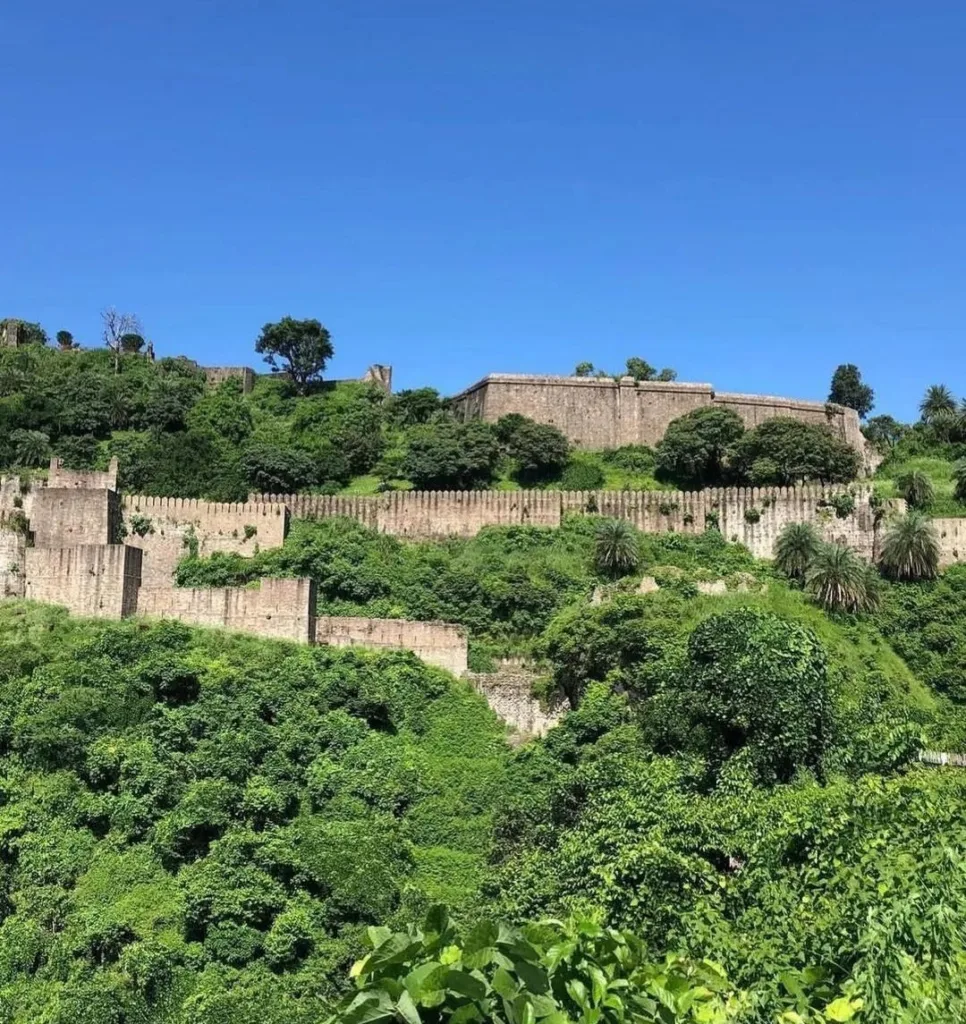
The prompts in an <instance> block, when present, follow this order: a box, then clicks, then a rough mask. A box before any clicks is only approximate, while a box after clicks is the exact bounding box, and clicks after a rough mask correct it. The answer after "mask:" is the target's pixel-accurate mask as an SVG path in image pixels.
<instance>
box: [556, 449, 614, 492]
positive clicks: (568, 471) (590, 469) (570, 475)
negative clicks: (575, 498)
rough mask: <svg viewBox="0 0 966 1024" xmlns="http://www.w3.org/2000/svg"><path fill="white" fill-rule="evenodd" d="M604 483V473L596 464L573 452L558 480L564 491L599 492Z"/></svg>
mask: <svg viewBox="0 0 966 1024" xmlns="http://www.w3.org/2000/svg"><path fill="white" fill-rule="evenodd" d="M605 481H606V478H605V476H604V471H603V470H602V469H601V468H600V466H598V465H597V463H596V462H592V461H590V460H588V459H586V458H583V457H582V456H581V455H580V454H579V453H577V452H573V453H571V456H570V459H569V461H568V462H567V466H566V468H565V469H564V472H563V476H562V477H561V478H560V486H561V487H562V488H563V489H564V490H565V491H599V490H600V489H601V488H602V487H603V486H604V483H605Z"/></svg>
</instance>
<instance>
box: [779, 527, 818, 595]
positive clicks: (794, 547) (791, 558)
mask: <svg viewBox="0 0 966 1024" xmlns="http://www.w3.org/2000/svg"><path fill="white" fill-rule="evenodd" d="M821 546H822V541H821V538H820V537H819V535H818V532H817V531H816V529H815V527H814V526H813V525H812V524H811V523H789V524H788V525H787V526H786V527H784V529H783V530H782V532H781V533H780V534H779V535H778V539H777V540H776V541H775V565H776V567H777V568H778V569H779V570H780V571H781V572H783V573H784V574H785V575H786V576H790V577H792V579H797V580H800V581H804V579H805V576H806V574H807V572H808V568H809V566H810V565H811V564H812V561H813V560H814V558H815V556H816V555H817V554H818V552H819V550H820V549H821Z"/></svg>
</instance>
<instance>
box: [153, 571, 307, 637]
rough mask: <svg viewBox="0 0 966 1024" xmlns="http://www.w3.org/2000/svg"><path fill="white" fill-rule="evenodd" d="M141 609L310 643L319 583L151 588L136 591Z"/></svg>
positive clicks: (193, 622) (197, 623)
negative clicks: (316, 586)
mask: <svg viewBox="0 0 966 1024" xmlns="http://www.w3.org/2000/svg"><path fill="white" fill-rule="evenodd" d="M137 612H138V614H139V615H145V616H150V617H152V618H165V619H179V620H180V621H181V622H187V623H190V624H191V625H193V626H213V627H219V628H222V629H232V630H236V631H237V632H240V633H253V634H255V635H256V636H265V637H271V638H272V639H275V640H295V641H297V642H298V643H303V644H307V643H312V642H313V640H314V621H315V584H314V583H313V582H312V581H311V580H307V579H302V580H274V579H265V580H261V581H260V582H259V585H258V586H254V587H201V588H189V587H174V586H170V585H169V586H167V587H148V588H142V589H141V591H140V593H139V594H138V601H137Z"/></svg>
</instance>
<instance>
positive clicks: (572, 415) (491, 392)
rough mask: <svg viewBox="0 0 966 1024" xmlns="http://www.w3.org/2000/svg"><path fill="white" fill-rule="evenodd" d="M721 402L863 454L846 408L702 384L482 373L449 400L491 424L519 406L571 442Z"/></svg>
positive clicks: (639, 434) (612, 439)
mask: <svg viewBox="0 0 966 1024" xmlns="http://www.w3.org/2000/svg"><path fill="white" fill-rule="evenodd" d="M708 405H721V406H724V407H725V408H729V409H734V411H735V412H737V413H738V415H739V416H741V418H742V420H744V422H745V425H746V426H748V427H754V426H757V425H758V424H759V423H761V422H763V421H764V420H766V419H772V418H773V417H775V416H791V417H793V418H795V419H798V420H803V421H804V422H806V423H815V424H823V425H825V424H827V425H828V426H829V427H831V428H832V430H833V431H834V432H835V433H837V434H838V435H839V436H840V437H841V438H842V439H843V440H846V441H848V443H849V444H851V445H852V446H853V447H855V448H856V449H857V450H858V451H859V452H861V453H862V454H863V455H864V454H865V441H864V439H863V437H862V433H861V430H860V429H859V417H858V414H857V413H856V412H855V411H854V410H853V409H846V408H844V407H843V406H837V405H829V404H827V403H825V402H807V401H802V400H798V399H792V398H777V397H771V396H767V395H740V394H732V393H727V392H716V391H715V390H714V388H713V387H712V386H711V385H710V384H687V383H679V382H678V381H669V382H665V381H635V380H633V379H632V378H631V377H623V378H621V379H620V380H613V379H612V378H595V377H551V376H530V375H526V374H509V373H501V374H490V375H489V376H487V377H484V378H483V379H482V380H481V381H478V382H477V383H476V384H473V385H472V386H471V387H469V388H467V389H466V390H465V391H463V392H462V393H461V394H459V395H456V396H455V398H453V399H452V407H453V410H454V411H455V413H456V415H457V416H459V417H460V418H461V419H463V420H471V419H482V420H485V421H486V422H488V423H495V422H496V421H497V420H498V419H499V418H500V417H501V416H505V415H507V413H519V414H520V415H522V416H528V417H530V419H533V420H536V421H537V422H538V423H549V424H552V425H553V426H555V427H557V428H558V429H559V430H561V431H562V432H563V433H564V434H565V435H566V436H567V438H568V439H569V440H570V441H571V442H573V444H575V445H576V446H577V447H578V448H586V449H602V448H619V447H621V446H622V445H625V444H647V445H655V444H657V443H658V441H660V440H661V438H662V437H663V436H664V432H665V430H667V427H668V424H669V423H670V422H671V421H672V420H674V419H677V418H678V417H679V416H683V415H684V414H685V413H688V412H691V411H693V410H694V409H700V408H702V407H704V406H708Z"/></svg>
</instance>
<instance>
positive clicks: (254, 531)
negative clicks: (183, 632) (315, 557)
mask: <svg viewBox="0 0 966 1024" xmlns="http://www.w3.org/2000/svg"><path fill="white" fill-rule="evenodd" d="M123 508H124V522H125V526H126V528H127V538H126V540H127V543H128V544H131V545H133V546H134V547H138V548H141V550H142V551H143V552H144V568H143V585H144V586H145V587H164V586H167V585H168V584H170V582H171V577H172V574H173V572H174V570H175V568H176V567H177V564H178V562H180V561H181V559H182V558H184V557H185V555H187V554H188V553H189V552H190V551H191V550H192V549H193V548H196V550H197V553H198V554H199V555H201V556H205V555H210V554H212V552H215V551H226V552H236V553H237V554H240V555H246V556H249V555H252V554H254V553H255V551H257V550H259V549H262V548H277V547H279V546H280V545H281V544H282V541H284V540H285V533H286V530H287V525H288V520H287V509H286V508H285V506H284V505H283V504H280V503H278V502H274V503H265V502H242V503H237V504H236V503H231V504H222V503H218V502H208V501H199V500H197V499H194V498H152V497H145V496H143V495H133V496H128V497H126V498H125V499H124V503H123ZM136 526H137V527H139V528H140V529H146V531H147V532H145V533H144V534H143V535H141V534H138V533H137V532H135V527H136Z"/></svg>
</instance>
